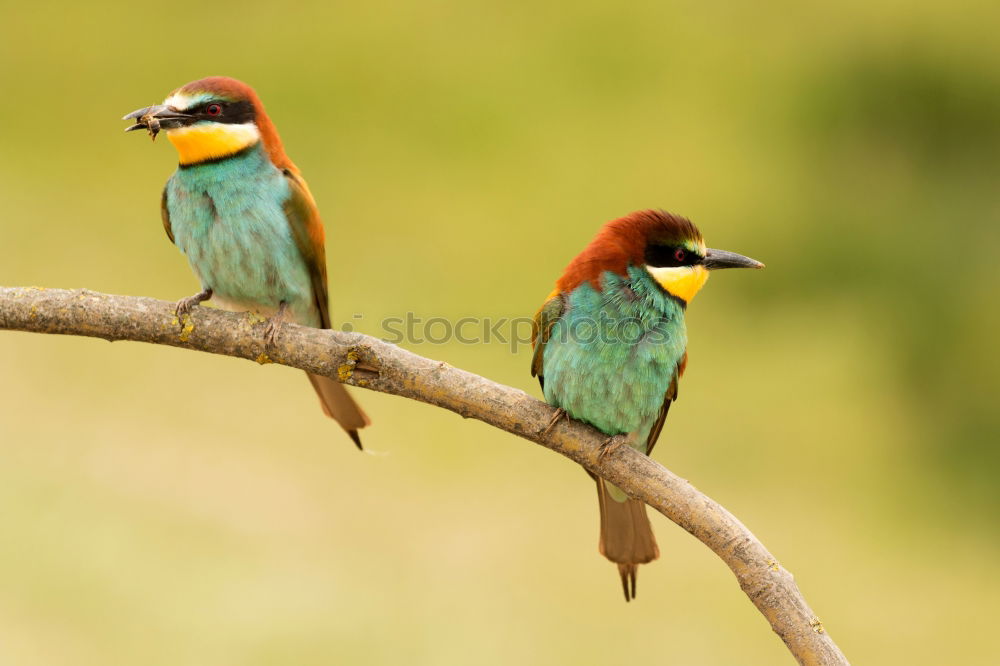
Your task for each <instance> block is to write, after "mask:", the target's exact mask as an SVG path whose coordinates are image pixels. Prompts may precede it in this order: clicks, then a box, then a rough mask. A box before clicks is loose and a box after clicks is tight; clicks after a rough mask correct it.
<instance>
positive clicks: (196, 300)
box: [174, 289, 212, 326]
mask: <svg viewBox="0 0 1000 666" xmlns="http://www.w3.org/2000/svg"><path fill="white" fill-rule="evenodd" d="M210 298H212V290H211V289H206V290H204V291H199V292H198V293H197V294H195V295H194V296H188V297H187V298H182V299H181V300H179V301H177V306H176V307H175V308H174V314H175V315H177V320H178V321H180V320H181V319H184V316H185V315H189V314H191V310H193V309H194V308H195V306H196V305H201V304H202V303H203V302H205V301H207V300H208V299H210ZM183 325H184V324H183V322H182V323H181V326H183Z"/></svg>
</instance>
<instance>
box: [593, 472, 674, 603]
mask: <svg viewBox="0 0 1000 666" xmlns="http://www.w3.org/2000/svg"><path fill="white" fill-rule="evenodd" d="M597 498H598V500H599V501H600V504H601V541H600V545H599V548H600V550H601V554H602V555H604V557H606V558H608V559H609V560H611V561H612V562H614V563H615V564H617V565H618V574H619V575H620V576H621V579H622V589H623V590H624V591H625V601H629V600H630V599H634V598H635V577H636V570H637V569H638V568H639V565H640V564H646V563H648V562H652V561H653V560H655V559H656V558H657V557H659V556H660V549H659V548H658V547H657V546H656V538H655V537H654V536H653V528H652V527H651V526H650V524H649V517H648V516H647V515H646V505H645V504H644V503H642V502H640V501H639V500H634V499H626V500H625V501H624V502H619V501H618V500H616V499H615V498H614V497H612V496H611V494H610V493H609V492H608V484H607V482H606V481H605V480H604V479H601V478H598V479H597Z"/></svg>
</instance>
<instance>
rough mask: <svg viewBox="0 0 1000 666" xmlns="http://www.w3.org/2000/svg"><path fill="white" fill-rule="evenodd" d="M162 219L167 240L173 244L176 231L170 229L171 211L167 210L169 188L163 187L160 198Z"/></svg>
mask: <svg viewBox="0 0 1000 666" xmlns="http://www.w3.org/2000/svg"><path fill="white" fill-rule="evenodd" d="M160 217H161V218H162V219H163V230H164V231H166V232H167V238H169V239H170V242H171V243H174V245H176V244H177V243H176V242H175V241H174V230H173V229H172V228H171V227H170V209H169V208H167V188H166V186H164V187H163V195H162V196H161V197H160Z"/></svg>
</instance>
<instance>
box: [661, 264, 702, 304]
mask: <svg viewBox="0 0 1000 666" xmlns="http://www.w3.org/2000/svg"><path fill="white" fill-rule="evenodd" d="M646 270H648V271H649V273H650V275H652V276H653V279H655V280H656V281H657V282H659V283H660V286H661V287H663V288H664V289H666V290H667V291H668V292H670V293H671V294H673V295H674V296H676V297H677V298H679V299H681V300H682V301H684V302H685V303H690V302H691V299H692V298H694V297H695V294H697V293H698V291H699V290H700V289H701V288H702V287H704V286H705V282H707V281H708V269H707V268H705V267H704V266H701V265H699V264H695V265H694V266H670V267H662V268H657V267H654V266H647V267H646Z"/></svg>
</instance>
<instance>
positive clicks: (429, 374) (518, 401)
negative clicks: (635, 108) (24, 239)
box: [0, 287, 848, 665]
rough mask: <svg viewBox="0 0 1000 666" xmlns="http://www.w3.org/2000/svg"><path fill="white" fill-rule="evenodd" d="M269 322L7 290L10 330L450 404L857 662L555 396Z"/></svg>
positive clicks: (787, 582)
mask: <svg viewBox="0 0 1000 666" xmlns="http://www.w3.org/2000/svg"><path fill="white" fill-rule="evenodd" d="M261 321H262V320H261V319H260V318H259V317H256V316H255V315H251V314H249V313H243V314H238V313H233V312H226V311H222V310H216V309H212V308H196V309H195V311H194V312H193V313H192V315H191V316H186V317H185V318H184V320H183V321H180V322H179V321H178V320H177V318H176V317H175V315H174V304H173V303H167V302H165V301H160V300H155V299H151V298H136V297H131V296H113V295H109V294H100V293H95V292H92V291H87V290H77V291H66V290H61V289H41V288H21V287H0V329H9V330H17V331H29V332H34V333H55V334H63V335H83V336H89V337H95V338H103V339H105V340H109V341H114V340H133V341H136V342H150V343H153V344H160V345H170V346H173V347H183V348H185V349H193V350H197V351H205V352H211V353H214V354H225V355H227V356H237V357H240V358H245V359H250V360H253V361H257V362H258V363H280V364H282V365H287V366H291V367H294V368H300V369H302V370H308V371H309V372H314V373H318V374H321V375H326V376H328V377H333V378H334V379H339V380H340V381H342V382H344V383H345V384H350V385H352V386H360V387H363V388H367V389H372V390H374V391H381V392H383V393H391V394H394V395H399V396H402V397H404V398H410V399H413V400H419V401H421V402H425V403H428V404H431V405H435V406H437V407H443V408H445V409H449V410H451V411H453V412H456V413H458V414H460V415H462V416H463V417H466V418H475V419H479V420H480V421H483V422H485V423H488V424H490V425H491V426H494V427H496V428H500V429H501V430H506V431H507V432H509V433H512V434H515V435H518V436H519V437H523V438H525V439H528V440H531V441H533V442H535V443H537V444H541V445H542V446H544V447H546V448H549V449H552V450H553V451H556V452H557V453H561V454H562V455H564V456H566V457H567V458H569V459H571V460H573V461H574V462H577V463H579V464H580V465H583V466H584V467H586V468H587V469H588V470H590V471H591V472H594V473H595V474H598V475H600V476H602V477H604V478H605V479H608V480H609V481H611V482H612V483H614V484H615V485H616V486H618V487H619V488H621V489H622V490H624V491H625V492H627V493H628V494H629V495H631V496H633V497H636V498H638V499H641V500H642V501H644V502H646V503H647V504H648V505H649V506H651V507H653V508H655V509H656V510H657V511H659V512H660V513H662V514H663V515H665V516H666V517H667V518H669V519H670V520H672V521H673V522H675V523H677V524H678V525H680V526H681V527H683V528H684V529H685V530H687V531H688V532H690V533H691V534H692V535H694V536H695V537H696V538H697V539H698V540H700V541H701V542H702V543H704V544H705V545H706V546H708V547H709V548H711V549H712V552H714V553H715V554H716V555H718V556H719V557H720V558H722V560H723V561H724V562H725V563H726V565H728V566H729V568H730V569H732V571H733V573H734V574H735V575H736V579H737V581H739V584H740V587H741V588H742V589H743V591H744V592H745V593H746V595H747V596H748V597H749V598H750V601H752V602H753V604H754V605H755V606H756V607H757V609H758V610H759V611H760V612H761V613H762V614H763V615H764V617H766V618H767V620H768V622H770V623H771V628H772V629H773V630H774V631H775V632H776V633H777V634H778V635H779V636H780V637H781V639H782V640H783V641H784V642H785V645H787V646H788V649H789V651H791V653H792V654H793V655H794V656H795V658H796V659H797V660H798V661H799V663H800V664H822V665H827V664H847V663H848V662H847V659H846V658H845V657H844V655H843V654H842V653H841V652H840V650H839V649H838V648H837V646H836V644H835V643H834V642H833V639H832V638H830V635H829V634H828V633H826V631H825V630H824V628H823V625H822V624H821V623H820V621H819V619H818V618H817V617H816V616H815V615H814V614H813V612H812V610H811V609H810V608H809V606H808V604H806V601H805V599H804V598H803V597H802V594H801V593H800V592H799V589H798V586H797V585H796V584H795V581H794V579H793V577H792V575H791V574H790V573H789V572H788V571H787V570H785V569H784V568H783V567H782V566H781V565H780V564H779V563H778V561H777V558H775V557H774V556H773V555H771V553H769V552H768V551H767V549H766V548H764V546H763V544H761V543H760V541H758V540H757V538H756V537H754V535H753V534H751V533H750V530H748V529H747V528H746V527H744V526H743V524H742V523H740V521H739V520H737V519H736V518H735V517H734V516H733V515H732V514H731V513H729V512H728V511H727V510H726V509H724V508H723V507H722V506H720V505H719V504H717V503H716V502H714V501H713V500H711V499H710V498H708V497H706V496H705V495H703V494H702V493H700V492H699V491H698V490H696V489H695V488H694V487H693V486H692V485H691V484H690V483H688V482H687V481H686V480H684V479H681V478H679V477H677V476H676V475H674V474H673V473H671V472H670V471H669V470H667V469H666V468H664V467H663V466H662V465H660V464H658V463H656V462H654V461H653V460H652V459H650V458H648V457H647V456H644V455H642V454H640V453H638V452H637V451H635V450H633V449H631V448H630V447H619V448H618V449H617V450H615V451H614V452H613V453H611V454H610V455H608V456H606V457H605V458H604V459H603V460H601V459H600V458H599V457H598V448H599V446H600V444H601V443H602V442H603V441H604V440H605V439H606V436H604V435H602V434H601V433H599V432H598V431H597V430H595V429H593V428H591V427H589V426H587V425H584V424H582V423H579V422H576V421H572V420H570V419H563V420H562V421H560V422H559V424H558V425H556V426H555V427H554V428H553V429H552V430H551V431H550V432H549V433H548V434H547V435H546V436H545V437H542V436H541V432H542V431H543V430H544V428H545V426H546V424H548V422H549V419H550V418H551V416H552V414H553V409H552V407H550V406H549V405H547V404H546V403H544V402H540V401H538V400H535V399H534V398H532V397H531V396H529V395H528V394H526V393H524V392H523V391H519V390H517V389H514V388H511V387H509V386H503V385H501V384H497V383H495V382H492V381H490V380H488V379H485V378H483V377H479V376H478V375H474V374H472V373H469V372H465V371H464V370H460V369H458V368H453V367H451V366H449V365H448V364H447V363H442V362H440V361H433V360H431V359H427V358H424V357H422V356H417V355H416V354H412V353H410V352H408V351H405V350H403V349H400V348H399V347H396V346H395V345H391V344H388V343H385V342H382V341H380V340H377V339H375V338H372V337H369V336H365V335H361V334H358V333H342V332H338V331H329V330H319V329H315V328H309V327H304V326H297V325H295V324H286V325H284V326H283V327H282V328H281V329H280V332H279V333H278V335H277V337H276V339H275V342H274V345H273V346H272V347H271V348H270V349H268V350H267V353H265V351H264V347H263V343H262V339H261V333H260V327H257V328H256V329H255V326H256V325H257V324H259V323H260V322H261Z"/></svg>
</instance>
